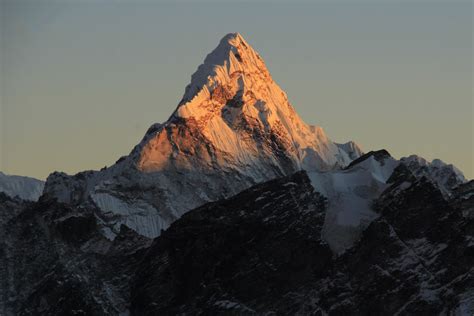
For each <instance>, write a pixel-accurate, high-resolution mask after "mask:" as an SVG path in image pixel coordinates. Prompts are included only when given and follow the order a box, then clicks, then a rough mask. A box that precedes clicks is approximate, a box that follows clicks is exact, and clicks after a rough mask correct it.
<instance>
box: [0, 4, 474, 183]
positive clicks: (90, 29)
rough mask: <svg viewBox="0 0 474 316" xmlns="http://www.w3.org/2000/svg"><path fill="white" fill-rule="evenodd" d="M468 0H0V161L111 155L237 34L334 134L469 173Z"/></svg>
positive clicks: (43, 173) (30, 163) (41, 172)
mask: <svg viewBox="0 0 474 316" xmlns="http://www.w3.org/2000/svg"><path fill="white" fill-rule="evenodd" d="M472 9H473V8H472V2H471V1H464V2H459V1H439V2H437V1H418V2H417V1H395V0H393V1H391V0H381V1H356V0H353V1H313V2H308V3H303V2H298V1H296V2H291V3H290V2H289V1H288V3H285V2H278V3H270V2H269V1H256V2H237V1H236V2H231V1H223V2H217V1H216V2H204V3H197V1H178V2H171V1H170V2H161V1H128V2H127V1H112V0H108V1H106V0H102V1H95V2H94V1H85V0H84V1H81V0H77V1H72V0H69V1H68V0H65V1H46V0H44V1H43V0H39V1H23V0H15V1H8V0H6V1H1V4H0V32H1V50H0V61H1V68H0V80H1V81H0V88H1V90H0V96H1V99H0V101H1V111H0V133H1V134H0V140H1V142H0V170H1V171H3V172H5V173H9V174H19V175H28V176H33V177H37V178H40V179H44V178H46V177H47V175H48V174H49V173H51V172H53V171H55V170H59V171H65V172H67V173H76V172H78V171H81V170H86V169H100V168H101V167H103V166H105V165H111V164H113V163H114V162H115V161H116V160H117V159H118V158H119V157H120V156H122V155H126V154H128V153H129V152H130V150H131V149H132V147H133V146H134V145H135V144H137V143H138V142H139V141H140V139H141V138H142V137H143V135H144V133H145V131H146V130H147V128H148V127H149V126H150V125H151V124H152V123H155V122H162V121H165V120H166V119H167V118H168V117H169V115H171V113H172V112H173V111H174V109H175V108H176V106H177V104H178V102H179V101H180V99H181V97H182V95H183V93H184V88H185V86H186V85H187V84H188V82H189V80H190V76H191V74H192V73H193V72H194V71H195V70H196V68H197V66H198V65H199V64H201V63H202V61H203V60H204V57H205V56H206V54H207V53H209V52H210V51H211V50H212V49H214V48H215V47H216V46H217V44H218V42H219V40H220V39H221V38H222V37H223V36H224V35H225V34H226V33H229V32H239V33H241V34H242V35H243V36H244V37H245V39H246V40H247V42H248V43H249V44H250V45H252V46H253V47H254V48H255V49H256V50H257V51H258V52H259V53H260V55H261V56H262V57H263V59H264V60H265V62H266V64H267V67H268V69H269V70H270V72H271V74H272V77H273V79H274V80H275V81H276V82H277V83H278V84H279V85H280V86H281V87H282V89H283V90H284V91H286V92H287V94H288V97H289V99H290V101H291V102H292V104H293V106H294V107H295V108H296V110H297V111H298V113H299V114H300V115H301V116H302V117H303V119H304V120H305V121H306V122H307V123H310V124H316V125H320V126H322V127H323V128H324V129H325V130H326V132H327V134H328V135H329V137H331V138H332V139H333V140H335V141H338V142H345V141H348V140H354V141H356V142H357V143H358V144H360V145H361V146H362V148H363V149H364V150H365V151H369V150H375V149H381V148H385V149H387V150H388V151H389V152H390V153H391V154H392V155H393V156H395V157H396V158H400V157H401V156H407V155H410V154H414V153H416V154H418V155H420V156H423V157H425V158H426V159H429V160H431V159H433V158H440V159H442V160H443V161H445V162H448V163H453V164H455V165H456V166H457V167H458V168H459V169H461V170H462V171H463V172H464V173H465V175H466V177H467V178H473V176H474V166H473V161H474V148H473V146H474V145H473V143H474V141H473V137H474V136H473V121H474V117H473V91H472V89H473V78H472V73H473V59H472V58H473V57H472V56H473V48H472V44H473V43H472V36H473V34H472V27H473V25H472V22H473V21H472V14H473V13H472V12H473V11H472Z"/></svg>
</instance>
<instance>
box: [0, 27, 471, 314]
mask: <svg viewBox="0 0 474 316" xmlns="http://www.w3.org/2000/svg"><path fill="white" fill-rule="evenodd" d="M43 186H44V189H43ZM0 192H3V193H0V211H1V212H0V224H1V225H2V230H1V233H0V243H1V244H2V247H1V250H0V262H2V263H3V264H2V267H3V268H1V269H0V314H5V315H31V314H40V315H41V314H44V315H130V314H131V315H171V314H173V315H174V314H204V315H208V314H224V315H229V314H230V315H247V314H248V315H250V314H251V315H255V314H258V315H260V314H261V315H268V314H282V315H286V314H300V315H308V314H311V315H325V314H330V315H368V314H370V315H372V314H375V315H378V314H399V315H404V314H430V315H431V314H443V315H472V314H473V313H474V277H473V276H474V275H473V274H474V271H473V269H472V267H473V266H474V220H473V219H474V182H473V181H472V180H471V181H468V180H466V179H465V177H464V176H463V174H462V172H461V171H460V170H458V169H457V168H456V167H454V166H453V165H451V164H446V163H444V162H442V161H441V160H438V159H435V160H433V161H432V162H428V161H426V160H425V159H423V158H421V157H418V156H416V155H412V156H409V157H405V158H402V159H400V160H397V159H395V158H393V157H392V156H391V155H390V154H389V152H388V151H386V150H384V149H381V150H373V151H369V152H367V153H364V152H363V150H362V149H361V148H360V147H359V146H358V145H357V144H356V143H355V142H353V141H348V142H346V143H344V144H339V143H336V142H333V141H332V140H331V139H330V138H329V137H328V136H327V135H326V134H325V132H324V130H323V129H322V128H321V127H319V126H313V125H308V124H306V123H305V122H304V121H303V120H302V119H301V118H300V117H299V115H298V114H297V112H296V111H295V109H294V108H293V106H292V105H291V104H290V102H289V101H288V97H287V95H286V93H285V92H283V91H282V90H281V88H280V87H279V86H278V85H277V84H276V83H275V82H274V81H273V79H272V77H271V75H270V73H269V71H268V69H267V67H266V66H265V63H264V61H263V59H262V58H261V57H260V55H259V54H258V53H257V52H256V51H255V50H254V49H253V48H252V47H251V46H250V45H249V44H248V43H247V42H246V41H245V40H244V39H243V37H242V36H241V35H240V34H238V33H231V34H228V35H226V36H225V37H224V38H222V40H221V41H220V43H219V44H218V46H217V47H216V48H215V49H214V50H213V51H212V52H211V53H210V54H209V55H207V57H206V58H205V59H204V62H203V64H202V65H200V66H199V67H198V69H197V71H196V72H195V73H194V74H193V75H192V77H191V82H190V83H189V85H188V86H187V87H186V89H185V93H184V95H183V98H182V99H181V101H180V102H179V103H178V106H177V108H176V110H175V111H174V112H173V113H172V114H171V116H170V117H169V119H168V120H167V121H166V122H164V123H156V124H154V125H152V126H151V127H150V128H149V129H148V131H147V132H146V133H145V135H144V137H143V139H142V140H141V141H140V142H139V143H138V144H137V145H136V146H135V147H134V148H133V149H132V150H131V152H130V154H129V155H127V156H124V157H121V158H120V159H118V160H117V162H116V163H115V164H114V165H112V166H110V167H108V168H104V169H102V170H100V171H84V172H80V173H78V174H76V175H67V174H65V173H62V172H54V173H52V174H51V175H50V176H49V177H48V178H47V180H46V183H42V182H41V181H39V180H34V179H30V178H19V177H14V176H6V175H4V174H3V173H0Z"/></svg>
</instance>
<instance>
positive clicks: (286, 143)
mask: <svg viewBox="0 0 474 316" xmlns="http://www.w3.org/2000/svg"><path fill="white" fill-rule="evenodd" d="M361 154H362V151H361V149H360V148H359V147H358V146H357V145H356V144H355V143H353V142H349V143H346V144H336V143H334V142H333V141H331V140H330V139H329V138H328V137H327V136H326V134H325V133H324V131H323V129H322V128H321V127H319V126H311V125H307V124H306V123H305V122H303V120H302V119H301V118H300V117H299V116H298V114H297V113H296V111H295V110H294V108H293V107H292V106H291V104H290V102H289V101H288V98H287V96H286V94H285V93H284V92H283V91H282V90H281V89H280V87H279V86H278V85H277V84H276V83H275V82H274V81H273V79H272V77H271V75H270V73H269V71H268V69H267V68H266V66H265V63H264V61H263V59H262V58H261V57H260V56H259V55H258V53H256V52H255V51H254V50H253V49H252V47H251V46H250V45H249V44H248V43H247V42H246V41H245V40H244V39H243V38H242V36H241V35H240V34H237V33H232V34H228V35H226V36H225V37H224V38H223V39H222V40H221V41H220V43H219V45H218V46H217V47H216V48H215V49H214V50H213V51H212V52H211V53H210V54H209V55H208V56H207V57H206V58H205V60H204V63H203V64H202V65H200V66H199V67H198V69H197V71H196V72H195V73H194V74H193V75H192V77H191V82H190V84H189V85H188V86H187V87H186V89H185V93H184V96H183V98H182V100H181V101H180V102H179V104H178V107H177V109H176V110H175V111H174V113H173V114H172V115H171V116H170V118H169V119H168V120H167V121H166V122H164V123H163V124H154V125H153V126H152V127H151V128H150V129H149V130H148V131H147V133H146V135H145V137H144V138H143V140H142V141H141V142H140V143H139V144H138V145H137V146H135V148H134V149H133V150H132V152H131V154H130V155H129V156H126V157H123V158H121V159H119V161H117V163H116V164H115V165H114V166H112V167H110V168H108V169H105V170H101V171H99V172H83V173H80V174H78V175H76V176H73V177H71V176H68V175H66V174H63V173H54V174H52V175H50V177H48V180H47V184H46V188H45V192H46V194H48V195H50V196H53V197H56V198H58V199H59V200H60V201H62V202H67V203H73V204H83V203H89V204H93V205H94V206H96V207H97V208H98V209H99V212H100V214H98V217H99V218H100V219H101V220H102V221H103V226H104V232H105V233H106V234H108V235H109V236H111V237H113V235H114V234H115V233H116V232H117V231H118V229H119V227H120V225H121V224H125V225H126V226H128V227H130V228H132V229H134V230H136V231H137V232H139V233H140V234H142V235H145V236H149V237H155V236H157V235H159V234H160V231H161V229H165V228H167V227H168V226H169V225H170V223H172V222H173V221H174V220H176V219H177V218H179V217H180V216H181V215H182V214H183V213H185V212H186V211H188V210H190V209H192V208H194V207H197V206H199V205H201V204H203V203H205V202H208V201H214V200H218V199H221V198H224V197H229V196H231V195H234V194H236V193H238V192H240V191H242V190H244V189H246V188H248V187H250V186H252V185H254V184H256V183H260V182H264V181H267V180H270V179H274V178H277V177H281V176H285V175H290V174H293V173H294V172H296V171H298V170H301V169H305V170H308V171H322V170H333V169H338V168H340V167H343V166H346V165H348V164H349V163H350V162H351V161H352V160H353V159H356V158H358V157H359V156H360V155H361Z"/></svg>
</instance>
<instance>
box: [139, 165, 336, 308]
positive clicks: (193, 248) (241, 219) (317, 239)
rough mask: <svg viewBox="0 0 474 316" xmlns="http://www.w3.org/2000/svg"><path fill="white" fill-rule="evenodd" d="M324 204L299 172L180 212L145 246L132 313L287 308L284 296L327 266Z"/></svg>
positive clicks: (319, 273)
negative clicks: (170, 223)
mask: <svg viewBox="0 0 474 316" xmlns="http://www.w3.org/2000/svg"><path fill="white" fill-rule="evenodd" d="M324 206H325V200H324V198H323V197H322V196H321V195H319V194H318V193H315V192H314V191H313V188H312V186H311V184H310V181H309V179H308V177H307V176H306V174H305V173H303V172H300V173H297V174H295V175H294V176H292V177H287V178H282V179H279V180H275V181H270V182H267V183H265V184H262V185H257V186H255V187H253V188H251V189H249V190H246V191H244V192H242V193H240V194H238V195H236V196H235V197H233V198H231V199H228V200H223V201H220V202H216V203H210V204H207V205H205V206H203V207H200V208H198V209H196V210H194V211H191V212H190V213H188V214H185V215H184V216H183V217H182V218H181V219H180V220H179V221H178V222H177V223H176V224H175V225H172V227H170V229H168V230H167V231H166V232H164V233H163V234H162V235H161V236H160V237H159V238H158V239H157V240H156V241H155V242H154V244H153V246H152V247H151V248H150V249H149V250H148V252H147V255H146V257H145V259H144V260H143V262H144V264H143V266H141V267H140V270H139V272H138V274H137V278H136V279H135V280H134V285H133V289H132V293H133V294H132V297H133V299H132V312H133V313H134V314H137V315H144V314H146V315H157V314H160V315H163V314H179V313H191V314H199V313H203V314H215V313H225V312H233V313H236V314H239V313H244V314H252V313H255V312H259V311H264V310H272V309H276V310H278V309H283V310H284V309H287V308H288V307H287V306H285V305H286V303H285V304H283V306H280V305H282V299H284V297H285V296H286V295H290V294H291V293H292V292H294V291H296V290H297V289H298V288H299V287H300V286H301V285H302V284H305V283H306V282H309V281H310V280H315V279H317V278H318V276H320V275H323V274H324V273H325V270H326V269H328V267H329V266H330V264H331V258H332V254H331V251H330V249H329V247H328V245H327V244H326V243H325V242H324V241H322V240H321V228H322V225H323V222H324ZM286 300H287V301H292V299H291V298H287V299H286ZM290 310H291V308H289V309H288V311H290Z"/></svg>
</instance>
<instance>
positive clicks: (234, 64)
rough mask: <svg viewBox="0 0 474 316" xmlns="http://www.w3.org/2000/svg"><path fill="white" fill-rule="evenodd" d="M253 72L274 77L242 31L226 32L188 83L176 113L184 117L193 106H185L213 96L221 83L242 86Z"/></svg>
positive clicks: (258, 75)
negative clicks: (244, 78) (241, 33)
mask: <svg viewBox="0 0 474 316" xmlns="http://www.w3.org/2000/svg"><path fill="white" fill-rule="evenodd" d="M249 74H253V75H257V77H260V78H262V79H267V80H268V79H269V78H270V74H269V72H268V70H267V68H266V66H265V63H264V62H263V59H262V58H261V57H260V55H259V54H258V53H257V52H255V50H254V49H253V48H252V47H251V46H250V45H249V44H248V43H247V42H246V41H245V39H244V38H243V37H242V36H241V35H240V34H239V33H229V34H227V35H225V36H224V37H223V38H222V39H221V40H220V42H219V44H218V45H217V47H216V48H215V49H214V50H213V51H212V52H211V53H209V54H208V55H207V56H206V58H205V59H204V62H203V63H202V64H201V65H200V66H199V67H198V69H197V70H196V72H195V73H194V74H193V75H192V76H191V82H190V83H189V85H188V86H187V87H186V89H185V93H184V96H183V98H182V100H181V102H180V103H179V106H178V111H177V112H176V113H175V114H177V115H178V116H180V117H187V116H190V115H189V114H190V113H187V112H189V111H186V110H189V108H190V107H189V106H187V107H186V108H181V106H182V105H187V103H201V102H202V101H203V100H206V99H210V98H211V94H212V92H213V91H214V90H215V89H216V88H218V87H220V86H221V87H222V86H232V87H233V88H234V90H241V89H242V88H243V85H244V84H245V83H249V82H246V81H245V80H242V77H246V76H247V75H249ZM247 77H248V76H247ZM254 77H255V76H254ZM239 79H240V80H239ZM254 79H257V78H254ZM191 107H192V106H191Z"/></svg>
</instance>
